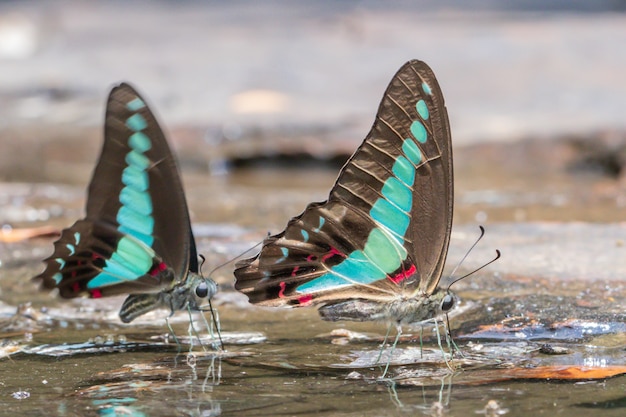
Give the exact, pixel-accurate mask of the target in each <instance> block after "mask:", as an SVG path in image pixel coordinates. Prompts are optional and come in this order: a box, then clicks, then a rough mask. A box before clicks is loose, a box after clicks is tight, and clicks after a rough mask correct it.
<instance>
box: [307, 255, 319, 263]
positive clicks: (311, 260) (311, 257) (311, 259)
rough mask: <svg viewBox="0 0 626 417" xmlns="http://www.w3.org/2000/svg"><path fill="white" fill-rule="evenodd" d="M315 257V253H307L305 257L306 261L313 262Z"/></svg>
mask: <svg viewBox="0 0 626 417" xmlns="http://www.w3.org/2000/svg"><path fill="white" fill-rule="evenodd" d="M316 259H317V256H315V255H309V256H307V257H306V260H307V262H313V261H314V260H316Z"/></svg>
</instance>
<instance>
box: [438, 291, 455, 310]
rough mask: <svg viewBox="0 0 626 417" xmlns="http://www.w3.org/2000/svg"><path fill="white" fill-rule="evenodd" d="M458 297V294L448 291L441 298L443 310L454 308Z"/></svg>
mask: <svg viewBox="0 0 626 417" xmlns="http://www.w3.org/2000/svg"><path fill="white" fill-rule="evenodd" d="M456 298H457V297H456V295H454V294H453V293H451V292H450V291H449V290H448V291H446V293H445V295H444V296H443V298H442V299H441V305H440V308H441V311H442V312H443V313H447V312H448V311H450V310H452V307H454V304H456Z"/></svg>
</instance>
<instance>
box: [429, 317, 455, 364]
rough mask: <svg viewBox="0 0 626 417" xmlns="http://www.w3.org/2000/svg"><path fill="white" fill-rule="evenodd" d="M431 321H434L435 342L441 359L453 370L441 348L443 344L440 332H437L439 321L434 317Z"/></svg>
mask: <svg viewBox="0 0 626 417" xmlns="http://www.w3.org/2000/svg"><path fill="white" fill-rule="evenodd" d="M433 321H434V322H435V332H436V333H437V344H438V345H439V350H441V355H442V356H443V360H444V361H445V362H446V366H447V367H448V369H450V370H451V371H453V370H454V369H453V368H452V365H450V362H449V361H448V358H447V357H446V352H445V351H444V350H443V346H442V345H441V333H439V322H438V321H437V319H436V318H435V319H433Z"/></svg>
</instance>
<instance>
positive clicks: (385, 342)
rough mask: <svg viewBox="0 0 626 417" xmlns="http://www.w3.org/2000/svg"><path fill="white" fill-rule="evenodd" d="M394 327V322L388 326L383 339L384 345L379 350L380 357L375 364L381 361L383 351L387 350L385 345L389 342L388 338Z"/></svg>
mask: <svg viewBox="0 0 626 417" xmlns="http://www.w3.org/2000/svg"><path fill="white" fill-rule="evenodd" d="M392 327H393V325H392V324H389V326H388V327H387V333H385V338H384V339H383V343H382V345H380V351H379V352H378V357H377V358H376V361H375V362H374V365H376V364H378V363H379V362H380V359H381V358H382V356H383V352H384V351H385V345H386V344H387V339H389V333H391V328H392Z"/></svg>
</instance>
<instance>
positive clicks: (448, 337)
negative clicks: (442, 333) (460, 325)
mask: <svg viewBox="0 0 626 417" xmlns="http://www.w3.org/2000/svg"><path fill="white" fill-rule="evenodd" d="M444 325H445V327H446V340H447V341H448V348H450V343H452V346H453V347H454V349H455V350H456V351H457V352H459V354H460V355H461V357H462V358H464V357H465V355H463V352H462V351H461V349H459V346H458V345H457V344H456V342H455V341H454V338H453V337H452V331H451V330H450V320H449V319H448V315H447V314H446V321H445V323H444ZM450 351H451V352H452V348H450Z"/></svg>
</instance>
